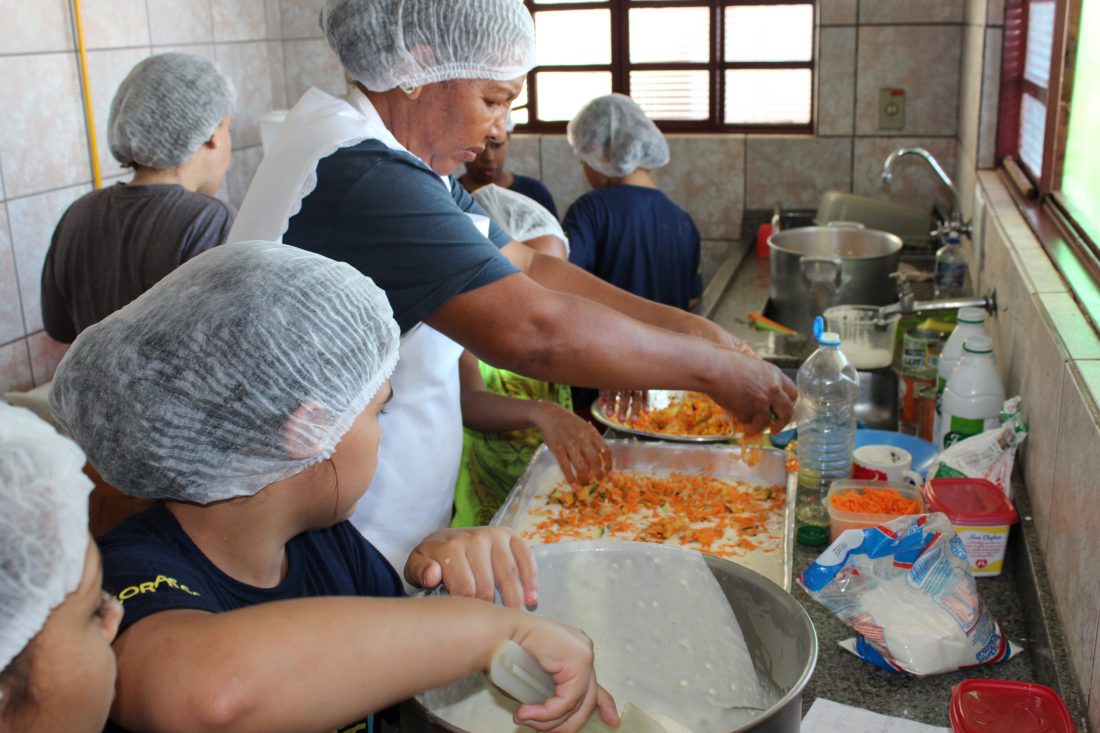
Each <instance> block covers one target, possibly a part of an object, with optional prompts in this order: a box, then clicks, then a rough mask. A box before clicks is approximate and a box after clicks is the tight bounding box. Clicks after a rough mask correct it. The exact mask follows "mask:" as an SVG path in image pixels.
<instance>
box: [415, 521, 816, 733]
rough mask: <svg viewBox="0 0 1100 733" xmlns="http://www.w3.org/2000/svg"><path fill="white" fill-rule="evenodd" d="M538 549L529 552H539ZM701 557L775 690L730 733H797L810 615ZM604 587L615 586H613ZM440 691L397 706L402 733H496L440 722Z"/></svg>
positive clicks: (810, 661) (809, 669) (737, 571)
mask: <svg viewBox="0 0 1100 733" xmlns="http://www.w3.org/2000/svg"><path fill="white" fill-rule="evenodd" d="M638 544H639V543H633V542H628V543H615V542H605V541H602V540H601V541H596V542H581V541H575V542H564V543H561V545H560V546H554V545H548V546H545V547H549V548H554V550H567V551H573V550H575V551H576V552H590V551H604V550H613V549H614V548H616V547H624V548H625V547H627V546H631V545H638ZM542 547H543V546H540V547H536V548H534V549H535V550H536V552H538V551H539V550H540V549H541V548H542ZM650 547H651V548H655V550H656V551H658V552H665V553H674V552H675V553H683V552H688V551H687V550H681V549H679V548H674V547H669V546H665V545H652V546H650ZM702 558H703V560H704V561H705V562H706V566H707V568H709V570H710V571H711V573H712V574H713V575H714V577H715V578H716V579H717V581H718V585H719V587H720V588H721V590H722V593H723V594H724V595H725V596H726V599H727V600H728V601H729V605H730V608H731V609H732V610H733V612H734V615H735V616H736V618H737V622H738V623H739V624H740V627H741V633H742V634H743V636H744V640H745V645H746V646H747V648H748V653H749V656H750V657H751V659H752V663H753V666H754V667H755V668H756V673H757V675H758V676H759V678H760V679H761V680H762V682H763V683H764V684H766V685H770V686H771V687H772V688H773V689H774V690H775V692H776V693H777V698H778V699H777V700H776V701H775V703H774V704H772V705H771V707H769V708H768V709H767V710H765V711H763V712H761V713H759V714H758V715H756V716H755V717H754V718H752V719H751V720H748V721H747V722H745V723H744V724H742V725H739V726H738V727H736V728H734V729H733V731H731V733H749V732H750V731H751V732H752V733H797V732H798V730H799V727H800V725H801V721H802V689H803V688H804V687H805V686H806V684H807V683H808V682H809V681H810V676H811V675H812V674H813V670H814V665H815V664H816V662H817V634H816V633H815V631H814V627H813V624H812V623H811V621H810V618H809V616H807V615H806V611H805V610H804V609H803V608H802V606H800V605H799V604H798V602H797V601H795V599H794V598H793V597H792V596H791V594H790V593H787V592H786V591H784V590H783V589H782V588H781V587H779V586H778V585H776V584H775V583H773V582H772V581H770V580H768V579H767V578H765V577H764V576H762V575H760V574H759V573H756V572H754V571H752V570H749V569H747V568H744V567H742V566H740V565H736V564H734V563H732V562H730V561H729V560H723V559H721V558H718V557H714V556H713V555H702ZM540 580H541V578H540ZM609 587H614V584H611V585H610V586H609ZM655 662H656V660H655ZM458 684H459V685H461V683H458ZM439 692H440V691H435V692H433V693H428V694H426V695H422V696H420V697H418V698H417V699H415V700H411V701H408V702H407V703H405V704H403V705H402V709H401V712H402V715H401V730H402V732H403V733H443V732H447V733H495V732H488V731H465V730H463V729H462V728H458V727H456V726H454V725H451V724H450V723H448V722H446V721H445V720H443V719H441V718H440V717H439V716H438V715H436V712H438V704H439V701H440V699H442V700H446V699H448V697H449V696H448V695H447V694H446V693H443V694H442V695H440V696H439V697H438V698H436V699H433V697H435V696H436V695H437V694H438V693H439ZM620 702H621V701H620ZM632 702H634V703H635V704H637V705H638V707H640V708H642V709H645V701H644V700H638V699H635V700H632ZM506 727H507V731H508V733H511V731H513V730H519V729H517V728H515V727H514V726H511V725H508V726H506ZM524 730H526V729H524Z"/></svg>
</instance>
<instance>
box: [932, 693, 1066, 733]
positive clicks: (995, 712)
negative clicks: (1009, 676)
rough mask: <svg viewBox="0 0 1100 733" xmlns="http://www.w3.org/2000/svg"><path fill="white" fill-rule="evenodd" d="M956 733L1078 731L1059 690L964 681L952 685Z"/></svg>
mask: <svg viewBox="0 0 1100 733" xmlns="http://www.w3.org/2000/svg"><path fill="white" fill-rule="evenodd" d="M949 717H950V719H951V730H952V731H954V733H990V732H992V731H997V732H998V733H1008V732H1009V731H1011V733H1077V727H1076V726H1075V725H1074V724H1073V717H1072V716H1071V715H1070V714H1069V709H1067V708H1066V704H1065V703H1064V702H1062V698H1060V697H1059V696H1058V693H1057V692H1055V691H1054V690H1052V689H1050V688H1049V687H1047V686H1046V685H1037V684H1034V683H1030V682H1009V681H1007V680H964V681H962V682H960V683H959V684H957V685H955V686H954V687H952V688H951V709H950V711H949Z"/></svg>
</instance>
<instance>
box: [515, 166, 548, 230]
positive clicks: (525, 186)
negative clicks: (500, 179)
mask: <svg viewBox="0 0 1100 733" xmlns="http://www.w3.org/2000/svg"><path fill="white" fill-rule="evenodd" d="M508 188H509V189H510V190H512V191H515V192H516V193H522V194H523V195H524V196H526V197H527V198H529V199H534V200H535V201H538V202H539V203H540V204H542V206H543V208H545V209H546V210H547V211H549V212H550V213H551V214H553V215H554V218H555V219H557V218H558V207H556V206H554V197H553V196H551V195H550V189H548V188H547V187H546V186H544V185H543V183H542V181H540V180H539V179H537V178H531V177H530V176H521V175H520V174H519V173H513V174H512V185H511V186H509V187H508Z"/></svg>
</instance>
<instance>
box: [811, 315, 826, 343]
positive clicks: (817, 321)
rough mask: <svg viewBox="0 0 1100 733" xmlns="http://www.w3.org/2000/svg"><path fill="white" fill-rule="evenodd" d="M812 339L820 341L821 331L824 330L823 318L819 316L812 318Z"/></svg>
mask: <svg viewBox="0 0 1100 733" xmlns="http://www.w3.org/2000/svg"><path fill="white" fill-rule="evenodd" d="M813 330H814V341H818V342H820V341H821V333H822V331H824V330H825V319H824V318H822V317H821V316H817V317H816V318H814V329H813Z"/></svg>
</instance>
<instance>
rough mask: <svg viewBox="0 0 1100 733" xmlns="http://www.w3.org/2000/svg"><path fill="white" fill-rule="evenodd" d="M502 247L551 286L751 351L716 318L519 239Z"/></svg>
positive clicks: (537, 279)
mask: <svg viewBox="0 0 1100 733" xmlns="http://www.w3.org/2000/svg"><path fill="white" fill-rule="evenodd" d="M502 251H503V252H504V254H505V255H506V256H507V257H508V259H509V260H510V261H511V262H512V264H513V265H515V266H516V267H518V268H519V269H520V270H521V271H522V272H524V273H525V274H526V275H527V276H528V277H530V278H531V279H532V280H534V281H535V282H537V283H538V284H540V285H542V286H543V287H546V288H549V289H550V290H557V291H559V292H563V293H571V294H573V295H579V296H581V297H582V298H585V299H587V300H591V301H594V302H596V303H599V304H601V305H605V306H607V307H608V308H612V309H613V310H617V311H619V312H620V313H623V314H625V315H628V316H630V317H631V318H634V319H636V320H639V321H642V322H643V323H648V324H650V325H652V326H657V327H658V328H663V329H666V330H669V331H676V332H678V333H684V334H688V335H691V336H699V337H701V338H705V339H707V340H708V341H713V342H714V343H716V344H719V345H721V346H727V347H729V348H733V349H737V350H739V351H744V352H745V353H749V354H751V353H752V350H751V349H750V348H749V347H748V346H746V345H745V344H744V342H742V341H741V339H739V338H737V337H736V336H734V335H733V334H731V333H729V332H728V331H726V330H725V329H724V328H722V327H721V326H719V325H718V324H716V323H714V322H713V321H708V320H707V319H705V318H701V317H699V316H697V315H694V314H692V313H688V312H686V311H683V310H680V309H679V308H673V307H671V306H667V305H662V304H661V303H656V302H654V301H652V300H649V299H647V298H640V297H638V296H637V295H634V294H632V293H629V292H627V291H625V290H623V289H621V288H617V287H615V286H614V285H611V284H610V283H607V282H604V281H603V280H601V279H600V278H598V277H596V276H595V275H593V274H592V273H590V272H587V271H585V270H583V269H581V268H579V267H576V266H575V265H572V264H570V263H569V262H567V261H563V260H559V259H556V258H553V257H546V256H542V255H540V254H539V253H537V252H532V251H531V250H530V249H529V248H525V247H524V246H523V245H522V244H520V243H519V242H512V243H511V244H509V245H507V246H505V247H504V249H503V250H502Z"/></svg>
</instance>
